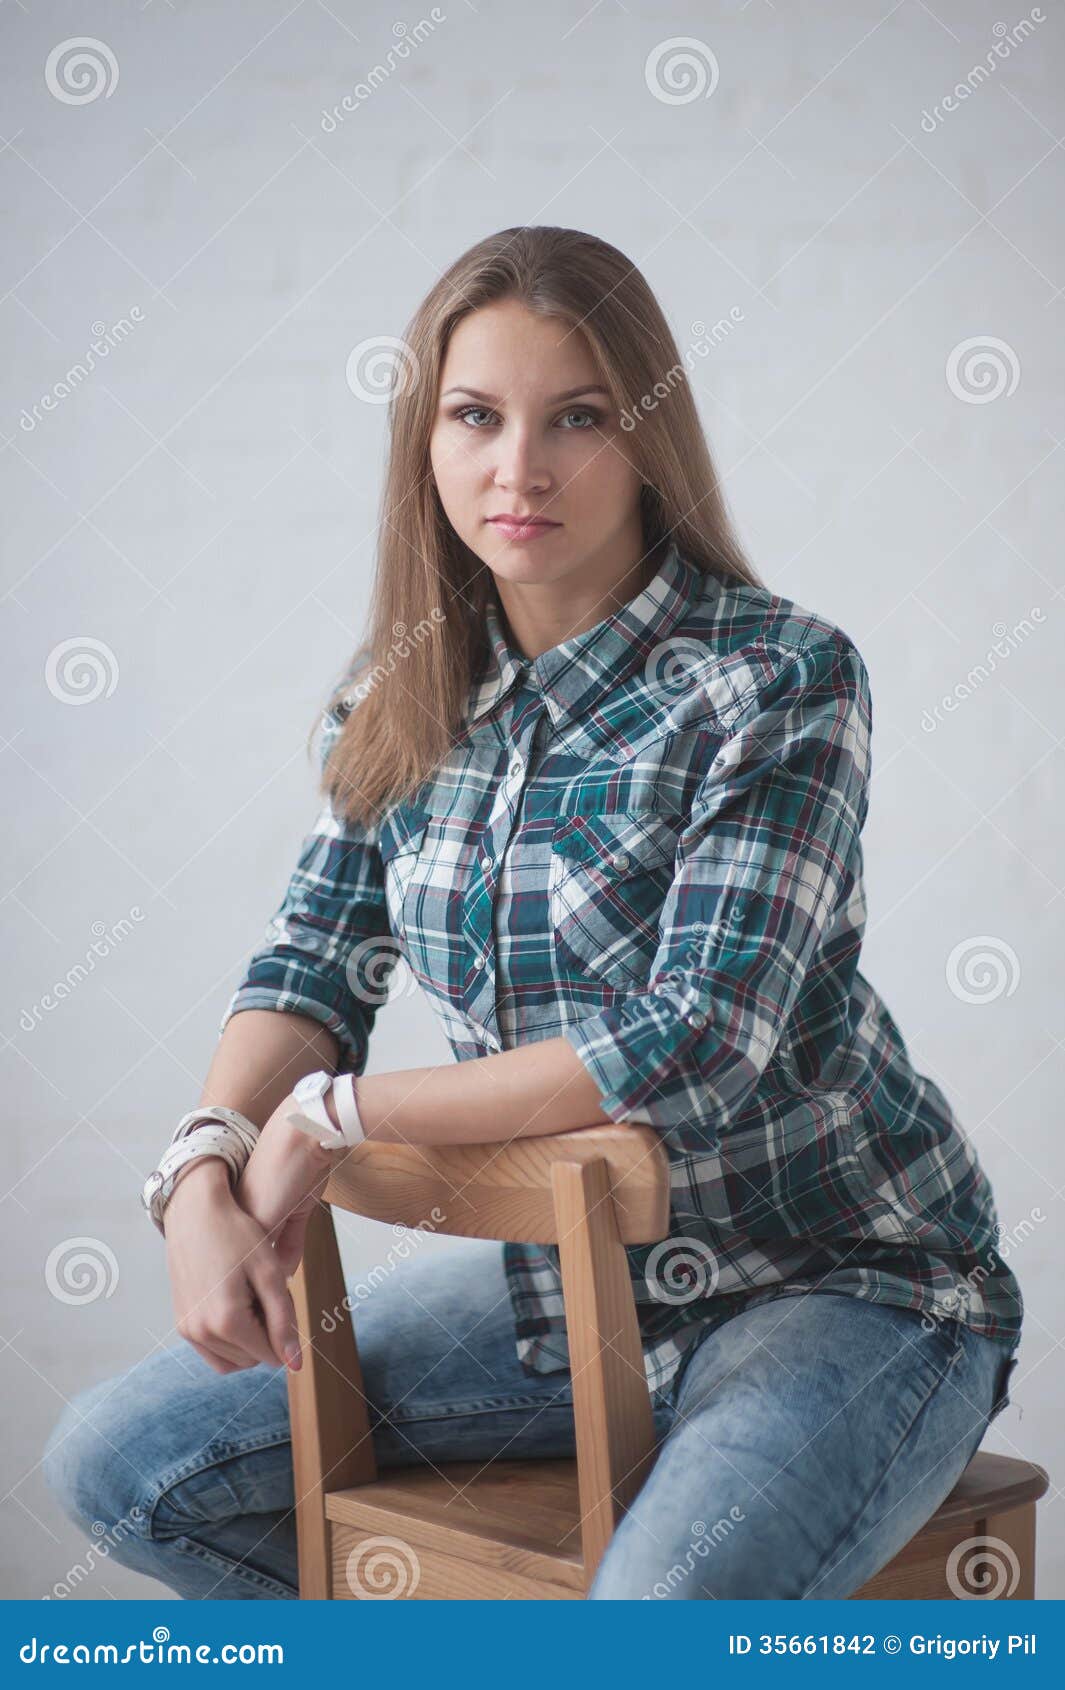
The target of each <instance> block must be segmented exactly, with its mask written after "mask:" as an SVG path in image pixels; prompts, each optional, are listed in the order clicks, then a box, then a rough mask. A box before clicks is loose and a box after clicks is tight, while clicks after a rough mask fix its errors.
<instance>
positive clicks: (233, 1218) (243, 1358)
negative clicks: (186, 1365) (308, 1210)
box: [163, 1156, 301, 1373]
mask: <svg viewBox="0 0 1065 1690" xmlns="http://www.w3.org/2000/svg"><path fill="white" fill-rule="evenodd" d="M163 1226H164V1229H165V1236H166V1251H167V1265H168V1268H169V1272H170V1286H171V1294H172V1298H173V1304H174V1314H175V1317H176V1321H177V1330H178V1332H179V1333H180V1334H181V1336H182V1337H183V1338H184V1339H185V1341H186V1342H187V1343H189V1344H191V1345H192V1348H193V1349H194V1350H196V1351H197V1352H198V1354H199V1355H200V1356H202V1357H203V1360H204V1361H206V1362H207V1364H208V1365H209V1366H210V1367H213V1368H214V1370H215V1372H216V1373H235V1372H238V1371H239V1370H240V1369H241V1368H245V1367H255V1366H257V1364H258V1363H259V1362H267V1363H268V1364H269V1365H271V1366H273V1367H277V1366H281V1367H284V1366H285V1365H286V1364H287V1365H288V1366H291V1367H299V1365H300V1359H301V1358H300V1337H299V1328H298V1326H297V1324H296V1309H295V1304H294V1303H293V1301H292V1294H291V1292H290V1291H289V1289H288V1286H287V1284H286V1283H285V1279H286V1276H285V1272H284V1269H283V1266H282V1264H281V1262H280V1261H279V1260H278V1254H277V1251H276V1250H275V1249H273V1247H272V1245H271V1243H270V1240H269V1239H268V1238H267V1236H266V1232H265V1230H264V1228H263V1227H262V1226H261V1225H260V1224H259V1222H258V1221H256V1220H255V1219H254V1218H253V1216H251V1215H250V1214H248V1212H247V1210H245V1209H244V1208H242V1207H241V1205H240V1204H239V1203H237V1202H235V1201H234V1199H233V1195H232V1193H231V1192H230V1189H229V1172H228V1169H227V1168H226V1165H225V1163H224V1162H223V1161H222V1160H221V1159H220V1158H219V1157H217V1156H205V1157H204V1158H203V1159H202V1160H198V1161H196V1162H194V1163H192V1164H191V1165H190V1166H189V1168H188V1169H187V1171H184V1172H183V1174H182V1178H181V1180H180V1182H179V1183H178V1184H177V1185H176V1186H175V1188H174V1191H173V1194H172V1196H171V1197H170V1199H169V1201H168V1203H167V1205H166V1208H165V1210H164V1213H163Z"/></svg>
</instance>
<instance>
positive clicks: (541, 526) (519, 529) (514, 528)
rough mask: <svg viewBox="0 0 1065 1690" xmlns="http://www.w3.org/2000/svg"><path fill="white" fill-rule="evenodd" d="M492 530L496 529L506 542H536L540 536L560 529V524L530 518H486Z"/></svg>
mask: <svg viewBox="0 0 1065 1690" xmlns="http://www.w3.org/2000/svg"><path fill="white" fill-rule="evenodd" d="M488 520H489V522H490V523H491V524H492V527H493V528H498V529H499V532H500V533H501V534H505V535H506V537H507V539H508V540H520V541H525V540H538V539H539V538H540V536H541V535H542V534H551V533H553V532H554V530H555V529H556V528H561V527H562V524H561V522H548V521H546V520H543V519H541V518H538V517H530V518H528V520H526V521H515V520H514V519H513V518H512V517H507V516H490V517H489V518H488Z"/></svg>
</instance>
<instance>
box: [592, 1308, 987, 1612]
mask: <svg viewBox="0 0 1065 1690" xmlns="http://www.w3.org/2000/svg"><path fill="white" fill-rule="evenodd" d="M1007 1363H1008V1351H1007V1349H1006V1347H1005V1346H1004V1345H1003V1344H999V1343H994V1342H992V1341H991V1340H990V1339H987V1338H983V1337H981V1336H980V1335H979V1334H977V1333H974V1332H972V1331H971V1330H970V1329H969V1328H967V1327H965V1326H964V1325H962V1324H961V1323H960V1322H959V1321H957V1320H948V1321H945V1322H942V1323H937V1324H935V1325H934V1326H932V1327H931V1328H930V1327H929V1326H928V1325H927V1324H926V1323H924V1322H923V1321H922V1317H921V1316H920V1315H919V1314H917V1313H915V1312H914V1311H912V1310H907V1309H897V1308H894V1307H891V1306H889V1305H887V1304H883V1303H873V1302H870V1301H868V1300H863V1299H860V1298H857V1297H850V1296H845V1295H842V1294H839V1293H829V1292H819V1293H813V1294H808V1295H803V1296H792V1297H788V1296H781V1297H777V1298H773V1299H770V1300H767V1301H766V1302H764V1303H761V1304H759V1305H757V1306H756V1307H754V1308H752V1309H749V1310H747V1311H745V1312H743V1313H741V1314H738V1315H736V1316H734V1317H733V1318H732V1319H730V1320H728V1321H727V1322H725V1324H724V1325H722V1326H720V1327H718V1328H717V1330H716V1331H714V1332H711V1333H708V1334H707V1335H706V1336H705V1337H703V1338H700V1339H698V1340H696V1341H695V1343H694V1345H693V1348H692V1350H691V1351H690V1352H688V1354H687V1355H686V1357H685V1358H684V1362H683V1363H682V1372H681V1373H679V1374H678V1377H677V1379H676V1380H675V1382H674V1386H675V1403H674V1406H675V1410H676V1418H675V1420H674V1422H673V1424H672V1426H671V1427H670V1430H669V1432H668V1434H667V1436H666V1438H665V1441H664V1443H663V1444H662V1446H661V1449H660V1451H659V1454H658V1457H657V1459H656V1462H655V1465H654V1467H653V1468H652V1470H651V1473H650V1475H649V1477H648V1479H647V1481H646V1483H645V1485H644V1487H643V1489H642V1490H641V1492H640V1494H639V1496H638V1497H637V1499H636V1501H635V1503H634V1505H633V1507H632V1509H631V1510H630V1511H629V1513H628V1514H627V1515H626V1517H625V1518H624V1520H623V1521H622V1523H621V1525H620V1527H619V1528H618V1530H617V1532H616V1533H615V1534H614V1537H613V1539H612V1540H611V1543H610V1545H609V1546H608V1548H607V1551H606V1553H605V1555H604V1557H603V1559H602V1561H601V1563H600V1565H599V1568H598V1570H597V1573H596V1577H595V1579H594V1581H593V1584H592V1587H591V1589H590V1591H589V1596H590V1597H591V1598H593V1599H602V1598H622V1599H624V1598H639V1597H644V1596H648V1597H651V1598H664V1599H671V1600H684V1599H687V1600H693V1599H696V1600H697V1599H703V1600H706V1599H718V1600H722V1599H725V1598H755V1597H783V1598H813V1599H818V1598H821V1599H828V1598H836V1597H846V1596H850V1595H852V1594H853V1592H854V1591H855V1590H857V1589H859V1588H860V1586H861V1585H863V1584H864V1583H865V1582H866V1580H867V1579H869V1578H871V1577H872V1576H873V1574H874V1573H876V1572H878V1571H879V1569H880V1568H881V1567H883V1566H885V1565H886V1564H887V1562H888V1561H890V1560H891V1559H892V1557H893V1556H894V1555H895V1554H896V1553H897V1552H898V1551H899V1550H900V1549H901V1548H903V1546H904V1545H905V1544H906V1543H907V1542H908V1541H909V1540H910V1538H911V1537H912V1536H913V1535H914V1533H915V1532H916V1531H918V1530H919V1529H920V1527H921V1526H922V1525H923V1524H924V1523H925V1522H926V1521H927V1520H928V1519H929V1518H930V1517H931V1515H932V1514H933V1513H934V1512H935V1510H936V1508H937V1507H938V1506H939V1504H940V1502H942V1501H943V1499H944V1498H945V1497H946V1496H947V1495H948V1494H949V1493H950V1491H951V1490H952V1489H953V1487H954V1485H955V1483H956V1481H957V1479H958V1478H959V1476H960V1475H961V1473H962V1472H963V1471H964V1469H965V1466H966V1464H967V1463H968V1461H969V1459H970V1457H971V1456H972V1455H973V1454H974V1452H975V1451H976V1449H977V1448H978V1446H979V1444H980V1441H981V1439H982V1437H983V1434H984V1431H985V1430H986V1428H987V1425H988V1423H989V1420H990V1418H991V1417H992V1413H993V1411H996V1412H997V1411H998V1410H999V1409H1000V1408H1001V1407H1002V1406H1004V1402H1003V1391H1004V1388H1005V1386H1004V1381H1005V1378H1006V1377H1007V1376H1008V1371H1009V1370H1008V1367H1007Z"/></svg>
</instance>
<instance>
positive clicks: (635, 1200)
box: [323, 1123, 669, 1244]
mask: <svg viewBox="0 0 1065 1690" xmlns="http://www.w3.org/2000/svg"><path fill="white" fill-rule="evenodd" d="M600 1160H601V1161H604V1162H606V1164H607V1169H608V1175H609V1183H610V1188H611V1191H612V1193H613V1199H614V1212H615V1215H616V1217H617V1223H618V1232H619V1234H620V1237H621V1241H622V1243H623V1244H651V1243H654V1242H655V1241H656V1240H657V1239H660V1238H664V1237H665V1236H666V1234H667V1232H668V1231H669V1158H668V1156H667V1154H666V1151H665V1148H664V1146H663V1144H662V1141H661V1139H660V1138H659V1136H658V1134H657V1133H656V1132H655V1131H654V1129H653V1128H651V1127H644V1126H616V1125H614V1124H613V1123H610V1124H608V1125H606V1126H602V1127H584V1128H582V1129H581V1131H580V1132H572V1133H561V1134H557V1135H552V1136H550V1137H547V1136H545V1137H542V1138H516V1139H509V1140H501V1141H500V1142H499V1143H491V1144H447V1145H428V1144H387V1143H381V1142H371V1143H366V1144H361V1145H357V1146H356V1147H355V1149H354V1150H351V1151H349V1152H348V1153H347V1155H345V1156H344V1158H343V1160H342V1161H341V1162H339V1163H338V1166H337V1168H336V1171H335V1172H334V1173H333V1174H332V1175H331V1177H330V1179H329V1183H328V1185H327V1186H326V1188H325V1191H324V1192H323V1198H324V1201H325V1202H327V1203H330V1204H333V1205H334V1206H335V1207H336V1208H338V1209H346V1210H347V1211H348V1212H349V1213H350V1214H356V1215H365V1216H366V1217H367V1218H368V1219H370V1220H378V1221H387V1222H390V1223H391V1224H392V1225H394V1226H395V1225H401V1226H408V1227H412V1228H423V1229H425V1230H426V1231H432V1232H441V1233H452V1234H456V1235H458V1236H460V1237H464V1238H501V1239H509V1240H511V1241H512V1242H514V1243H516V1244H557V1243H558V1221H557V1218H556V1214H555V1202H554V1196H553V1193H552V1184H551V1171H552V1168H553V1167H554V1165H555V1164H556V1163H557V1162H560V1161H564V1162H575V1163H580V1164H583V1163H585V1162H595V1161H600Z"/></svg>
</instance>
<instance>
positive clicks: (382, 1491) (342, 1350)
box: [288, 1125, 1048, 1600]
mask: <svg viewBox="0 0 1065 1690" xmlns="http://www.w3.org/2000/svg"><path fill="white" fill-rule="evenodd" d="M333 1206H335V1207H337V1208H340V1209H346V1210H348V1211H349V1212H350V1213H353V1214H360V1215H366V1216H368V1217H370V1218H371V1219H374V1220H382V1221H388V1222H391V1223H392V1224H402V1225H406V1226H410V1227H419V1226H425V1225H427V1224H428V1223H429V1217H432V1227H433V1230H434V1231H436V1232H443V1233H451V1234H455V1235H458V1236H462V1237H467V1238H488V1239H500V1240H502V1239H509V1240H513V1241H515V1242H530V1243H555V1244H557V1245H558V1246H559V1257H560V1262H561V1268H562V1283H563V1294H564V1299H565V1307H566V1328H567V1333H568V1336H569V1347H570V1363H571V1373H572V1377H573V1404H574V1422H575V1431H576V1460H550V1459H538V1460H534V1461H503V1460H499V1461H494V1462H489V1463H487V1464H485V1463H483V1462H476V1461H475V1462H448V1463H446V1464H438V1467H439V1470H437V1469H435V1468H434V1467H431V1466H426V1467H424V1468H422V1467H413V1468H394V1467H393V1468H387V1469H385V1471H384V1474H383V1476H380V1477H379V1476H378V1470H377V1464H376V1461H375V1457H374V1449H373V1441H372V1436H371V1433H370V1427H369V1417H368V1414H367V1409H366V1403H365V1399H364V1395H363V1390H362V1375H361V1372H360V1368H359V1359H358V1352H357V1349H356V1343H355V1333H354V1329H353V1325H352V1321H351V1316H350V1313H349V1312H348V1307H347V1304H346V1302H345V1287H344V1281H343V1276H342V1270H341V1263H340V1255H339V1251H338V1249H337V1241H336V1233H335V1230H334V1225H333V1216H332V1207H333ZM434 1211H435V1214H434ZM439 1217H443V1218H442V1219H441V1218H439ZM668 1231H669V1164H668V1158H667V1156H666V1153H665V1150H664V1148H663V1146H662V1144H661V1141H660V1140H659V1138H658V1136H657V1134H656V1133H655V1132H654V1131H653V1129H651V1128H650V1127H643V1126H635V1125H634V1126H631V1127H619V1126H612V1125H606V1126H602V1127H589V1128H586V1129H585V1130H583V1131H582V1132H579V1133H566V1134H562V1135H559V1136H557V1137H544V1138H525V1139H517V1140H515V1141H513V1142H511V1143H505V1144H504V1143H500V1144H477V1145H448V1146H445V1147H440V1148H432V1147H429V1146H426V1145H419V1146H409V1145H397V1144H362V1145H359V1146H358V1147H357V1148H356V1149H354V1150H352V1151H350V1152H349V1153H348V1154H347V1155H346V1156H345V1157H344V1159H343V1161H341V1162H340V1163H339V1164H338V1166H337V1169H336V1172H335V1173H334V1174H333V1176H332V1177H331V1178H330V1181H329V1184H328V1185H327V1186H326V1188H325V1191H324V1193H323V1198H322V1202H321V1203H320V1204H319V1206H318V1209H317V1210H316V1212H315V1215H314V1217H313V1219H312V1221H311V1224H310V1226H309V1227H308V1230H307V1242H306V1248H305V1251H304V1256H303V1261H302V1263H301V1264H300V1267H299V1269H298V1270H297V1272H296V1274H295V1275H294V1276H293V1278H292V1280H291V1282H290V1283H291V1290H292V1294H293V1299H294V1302H295V1305H296V1317H297V1321H298V1324H299V1328H300V1337H301V1340H302V1344H303V1366H302V1367H301V1368H300V1370H299V1371H298V1372H295V1373H293V1372H292V1371H291V1370H290V1371H289V1374H288V1393H289V1407H290V1411H291V1423H292V1457H293V1470H294V1480H295V1489H296V1528H297V1537H298V1547H299V1586H300V1597H301V1598H302V1599H304V1600H307V1599H333V1600H351V1599H353V1598H361V1597H367V1596H371V1597H372V1596H379V1595H387V1596H398V1597H402V1598H406V1599H411V1598H413V1599H415V1600H433V1599H445V1600H461V1599H463V1598H479V1599H484V1598H489V1599H493V1600H502V1599H504V1598H524V1599H528V1598H533V1599H554V1600H557V1599H566V1600H569V1599H573V1598H581V1597H583V1596H585V1594H586V1593H587V1590H588V1587H589V1585H590V1584H591V1582H592V1579H593V1577H594V1575H595V1571H596V1568H597V1567H598V1565H599V1562H600V1560H601V1558H602V1555H603V1553H604V1551H605V1549H606V1547H607V1544H608V1543H609V1542H610V1539H611V1537H612V1536H613V1533H614V1531H615V1530H616V1529H617V1526H618V1525H619V1524H620V1521H621V1519H622V1517H623V1515H624V1513H625V1512H626V1510H627V1508H628V1507H629V1505H630V1504H631V1503H632V1501H633V1499H634V1498H635V1496H636V1495H637V1493H638V1491H639V1490H640V1488H641V1486H642V1485H643V1483H644V1480H645V1479H646V1477H647V1474H648V1472H649V1471H650V1467H651V1465H652V1463H653V1460H654V1455H655V1432H654V1424H653V1420H652V1413H651V1401H650V1396H649V1393H648V1390H647V1386H646V1381H645V1376H644V1370H643V1356H642V1351H641V1346H640V1335H639V1329H638V1326H637V1320H636V1305H635V1301H634V1298H633V1292H632V1283H631V1280H630V1278H629V1272H628V1265H627V1260H626V1256H625V1246H626V1245H630V1244H647V1243H653V1242H655V1241H656V1240H658V1239H661V1238H664V1237H666V1236H667V1235H668ZM442 1474H443V1475H446V1476H443V1477H442V1476H441V1475H442ZM449 1480H450V1483H449V1482H448V1481H449ZM1047 1484H1048V1479H1047V1475H1046V1473H1044V1471H1043V1469H1042V1468H1040V1467H1036V1466H1034V1465H1032V1464H1030V1463H1028V1462H1025V1461H1017V1460H1011V1459H1009V1458H1008V1457H1005V1456H998V1455H979V1454H978V1455H976V1456H974V1458H973V1460H972V1461H971V1462H970V1463H969V1466H968V1468H967V1469H966V1471H965V1473H964V1474H963V1476H962V1478H961V1480H960V1481H959V1483H958V1485H957V1486H956V1487H955V1490H954V1491H953V1492H952V1494H951V1496H950V1497H948V1498H947V1500H946V1502H944V1503H943V1505H942V1506H941V1507H940V1508H939V1510H938V1511H937V1513H936V1514H935V1515H934V1516H933V1518H932V1519H931V1520H929V1522H928V1524H927V1525H926V1526H925V1527H924V1528H923V1529H922V1530H921V1531H920V1532H919V1533H918V1534H917V1536H916V1537H915V1538H914V1539H913V1540H912V1541H911V1542H910V1543H909V1544H908V1545H907V1547H906V1548H905V1549H904V1550H903V1551H902V1553H901V1554H900V1555H898V1556H896V1558H895V1559H894V1560H893V1561H892V1562H891V1563H890V1565H888V1566H887V1567H884V1568H883V1569H882V1570H881V1571H880V1572H879V1573H878V1574H877V1575H876V1577H875V1578H874V1579H872V1580H871V1581H870V1582H869V1583H868V1584H866V1585H865V1586H864V1587H863V1588H862V1589H861V1590H860V1591H858V1592H857V1593H856V1594H857V1595H858V1596H859V1597H869V1596H872V1597H880V1598H889V1597H911V1598H913V1597H918V1598H930V1599H931V1598H940V1597H950V1596H951V1595H953V1594H955V1592H954V1591H953V1590H952V1589H951V1588H949V1587H948V1585H947V1567H948V1563H949V1561H950V1557H951V1553H952V1551H955V1550H957V1552H958V1555H960V1554H961V1553H963V1551H962V1550H961V1548H960V1546H961V1545H963V1544H965V1543H966V1541H967V1540H969V1539H973V1538H977V1537H995V1538H996V1539H998V1540H1000V1541H1001V1543H1003V1544H1005V1545H1006V1546H1008V1552H1009V1553H1010V1556H1011V1557H1013V1556H1015V1557H1016V1562H1017V1566H1018V1569H1019V1573H1018V1578H1017V1580H1016V1583H1015V1585H1014V1588H1012V1589H1011V1590H1010V1591H1009V1594H1010V1595H1011V1596H1013V1597H1014V1598H1021V1597H1030V1596H1032V1595H1033V1594H1034V1552H1035V1503H1036V1499H1037V1498H1038V1497H1040V1496H1042V1494H1043V1492H1044V1491H1045V1490H1046V1488H1047ZM456 1487H458V1488H456ZM956 1559H957V1556H956ZM1010 1582H1013V1581H1012V1579H1011V1581H1010Z"/></svg>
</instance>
